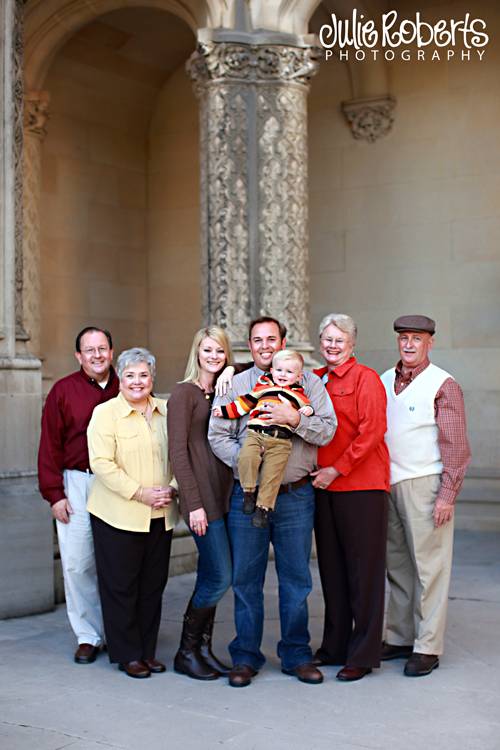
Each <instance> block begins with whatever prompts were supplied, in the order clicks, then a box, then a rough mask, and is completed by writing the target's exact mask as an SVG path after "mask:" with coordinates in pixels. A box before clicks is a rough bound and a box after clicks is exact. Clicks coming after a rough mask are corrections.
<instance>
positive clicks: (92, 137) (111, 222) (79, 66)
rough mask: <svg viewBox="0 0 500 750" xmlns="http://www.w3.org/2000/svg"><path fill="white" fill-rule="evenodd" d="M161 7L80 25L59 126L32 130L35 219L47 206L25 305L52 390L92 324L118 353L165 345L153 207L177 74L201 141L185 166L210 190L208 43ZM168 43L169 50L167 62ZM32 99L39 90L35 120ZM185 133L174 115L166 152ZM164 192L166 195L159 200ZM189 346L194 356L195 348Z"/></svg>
mask: <svg viewBox="0 0 500 750" xmlns="http://www.w3.org/2000/svg"><path fill="white" fill-rule="evenodd" d="M152 5H154V4H153V3H137V2H135V3H122V5H121V7H120V8H117V9H115V10H114V11H113V10H112V11H111V12H109V13H105V14H102V15H101V14H99V16H98V17H95V18H93V19H91V21H90V22H89V23H87V24H83V25H80V26H78V27H77V28H76V31H75V33H74V34H73V35H72V36H70V37H68V38H66V39H65V41H64V43H62V44H60V45H59V47H58V49H57V51H56V53H55V54H52V55H51V63H50V66H49V67H48V69H47V73H46V75H45V77H44V79H43V81H41V83H42V84H43V87H44V89H46V91H45V92H42V93H43V94H44V95H45V96H44V100H45V101H46V100H47V98H48V96H49V95H50V96H51V100H50V104H49V120H48V123H47V126H46V127H45V124H43V125H42V126H41V127H39V128H37V129H38V130H39V131H40V132H38V133H37V134H35V133H34V132H33V128H31V129H30V127H29V126H28V124H27V127H26V129H25V186H26V191H25V209H26V208H28V209H29V208H30V206H31V208H33V206H39V210H35V211H29V210H25V233H24V235H25V236H24V248H25V258H26V260H27V262H26V267H27V268H29V269H30V273H31V278H30V279H29V280H27V283H26V287H25V297H26V299H27V300H29V301H30V302H31V304H30V305H29V311H28V323H31V325H28V326H27V327H28V330H29V333H30V335H31V341H30V342H29V347H30V351H33V352H40V354H41V355H42V358H43V361H44V367H43V378H44V381H45V384H44V391H46V390H47V388H48V387H49V386H50V384H51V382H52V381H53V380H54V378H57V377H59V376H61V375H62V374H63V373H64V372H66V371H67V370H68V369H71V367H72V355H71V340H72V338H71V334H72V332H73V330H78V328H80V327H81V326H82V325H85V324H86V321H87V319H90V318H91V319H92V320H93V321H94V322H95V321H96V320H97V321H98V323H97V324H98V325H106V326H109V327H110V328H111V330H112V331H113V334H114V338H115V340H116V347H117V348H118V349H120V348H123V347H124V346H125V347H126V346H129V345H133V344H134V343H135V344H137V343H140V342H141V341H142V342H143V343H144V344H146V345H149V344H150V343H151V340H152V339H155V346H157V344H156V342H157V341H158V335H156V336H154V332H155V331H154V330H153V329H154V328H155V326H153V329H152V328H151V325H152V324H151V317H150V315H151V314H153V313H152V305H151V302H150V297H151V294H150V292H151V288H152V287H155V284H154V283H153V282H157V275H158V274H157V267H156V269H155V268H153V269H151V270H150V268H149V266H150V263H151V262H152V261H151V258H152V254H151V247H152V242H151V239H150V228H149V225H150V224H151V222H152V215H151V212H152V208H151V206H152V205H153V204H152V200H151V185H150V182H151V179H152V178H151V175H152V173H153V170H152V167H151V156H150V130H149V129H150V127H151V119H152V117H153V115H154V113H155V111H156V108H157V106H158V100H159V97H160V94H161V93H162V91H163V89H164V88H165V86H166V83H167V82H168V80H169V79H170V78H171V77H172V76H174V77H175V78H176V80H177V83H176V85H175V92H174V94H173V96H174V98H175V97H177V96H179V95H180V96H184V97H186V98H187V99H189V100H191V98H192V106H191V110H190V113H191V114H190V117H191V119H190V121H189V123H188V126H186V127H185V130H186V132H187V131H189V133H190V135H191V138H190V141H189V148H190V149H191V150H190V151H189V153H187V155H186V150H184V151H183V152H182V156H183V158H184V159H185V162H186V163H187V166H188V167H189V173H190V175H193V174H195V175H196V177H195V178H192V193H193V194H194V195H197V194H198V189H199V188H198V148H197V137H198V131H197V111H196V109H195V111H194V112H193V108H195V107H196V105H195V103H194V102H195V100H194V95H193V94H192V90H191V83H190V81H189V79H188V78H187V76H186V75H185V73H184V63H185V60H186V59H187V58H188V56H189V54H190V53H191V51H192V50H193V49H194V47H195V44H196V36H195V34H193V29H192V28H191V26H189V25H188V24H186V23H185V21H184V20H183V19H181V18H180V17H179V16H175V17H174V16H173V14H171V13H169V12H168V11H167V12H165V13H164V12H163V11H165V7H163V8H161V9H160V8H155V7H151V6H152ZM163 5H165V3H164V4H163ZM163 18H165V21H163V20H162V19H163ZM101 19H102V22H101ZM136 20H137V23H136ZM127 35H128V41H127ZM122 38H123V39H124V40H125V41H122ZM163 39H164V40H165V45H167V48H169V51H168V52H167V53H166V54H164V53H163V51H162V50H163V41H162V40H163ZM114 40H115V41H116V55H119V56H116V55H115V52H114V49H115V41H114ZM173 40H175V43H174V44H172V42H173ZM123 44H126V46H122V45H123ZM141 45H142V46H141ZM141 49H142V50H144V52H141V51H140V50H141ZM112 55H115V57H112ZM122 61H123V65H122ZM151 66H152V67H151ZM172 90H173V89H172V88H171V87H170V91H172ZM115 92H116V93H115ZM167 95H168V93H167ZM30 98H31V97H30V94H29V92H28V93H27V96H26V110H27V111H29V109H30V106H31V102H30ZM33 98H36V97H33ZM39 119H41V115H40V118H39ZM175 123H176V113H175V107H173V108H172V111H171V112H169V128H165V132H164V133H163V134H160V136H161V137H160V143H159V146H158V150H159V149H161V147H162V142H161V140H162V139H163V141H164V142H165V141H166V139H168V138H169V137H171V138H173V137H174V136H176V135H177V133H176V132H175ZM38 125H40V122H39V123H38ZM177 128H178V129H180V126H179V125H178V126H177ZM45 131H46V132H45ZM173 131H174V132H173ZM157 141H158V138H157ZM180 159H181V156H180V149H178V152H176V153H173V155H172V157H171V165H172V169H171V173H170V171H169V170H168V169H167V166H165V165H164V166H163V177H164V179H165V184H164V192H165V200H166V201H167V208H171V207H169V205H168V201H169V200H170V201H171V202H175V200H177V201H178V200H179V199H180V198H179V196H178V194H177V193H176V192H175V190H174V189H173V186H172V184H171V182H172V180H173V179H174V177H173V176H172V175H173V174H174V173H175V175H178V173H179V170H180V169H181V166H179V165H178V162H179V160H180ZM169 166H170V165H169ZM157 182H158V181H157ZM167 188H168V191H169V192H168V191H167ZM37 192H38V194H37ZM159 192H161V190H160V187H159V186H158V187H156V202H158V193H159ZM167 192H168V196H167ZM179 192H180V191H178V193H179ZM163 205H165V203H164V202H163ZM195 206H196V210H195V209H194V208H192V207H191V205H190V208H191V213H192V219H191V221H190V225H189V232H190V245H189V251H190V253H191V255H190V257H191V258H192V262H193V264H196V262H197V259H198V256H197V253H198V237H197V234H196V240H195V241H193V240H192V236H194V232H193V229H192V227H193V226H194V227H196V225H197V201H196V204H195ZM157 214H158V211H156V215H157ZM153 224H154V226H153V229H152V231H151V236H152V237H156V236H157V235H158V232H159V231H163V232H164V231H165V230H164V227H160V228H159V230H157V229H156V225H157V221H156V223H155V222H153ZM172 227H173V228H172ZM170 229H171V232H173V234H174V237H176V238H177V239H178V241H179V244H182V245H183V247H185V245H186V240H185V237H184V235H185V234H186V233H187V229H186V228H185V227H176V226H173V220H172V221H171V223H170ZM160 242H161V238H160V239H159V240H156V244H155V247H156V250H155V259H156V260H158V258H159V257H160V258H161V262H162V263H163V264H164V265H166V266H167V267H168V265H169V262H171V261H172V258H170V256H169V253H171V248H169V247H168V246H167V244H164V245H163V246H161V247H160V248H158V245H159V243H160ZM108 251H109V253H108ZM162 253H163V256H164V257H162ZM106 258H107V259H106ZM169 258H170V261H169ZM128 266H130V268H131V269H132V271H131V273H130V275H129V274H128V272H127V270H126V269H127V267H128ZM120 269H121V270H120ZM193 278H194V281H193V283H192V286H193V289H191V288H189V292H190V294H191V298H194V299H195V304H194V305H193V318H195V321H194V324H193V321H190V322H189V324H188V325H189V335H191V332H192V329H193V327H196V325H198V324H199V304H196V303H197V301H198V297H199V289H198V288H196V289H195V288H194V285H195V282H196V283H198V284H199V280H198V277H196V276H194V277H193ZM150 282H151V283H150ZM156 286H157V284H156ZM51 290H54V293H53V294H52V292H51ZM56 290H57V291H56ZM155 292H156V287H155ZM127 308H129V312H128V313H127V312H126V310H127ZM31 313H32V314H31ZM164 314H165V311H163V312H162V314H161V315H159V317H158V318H157V320H156V323H155V325H156V327H158V326H159V325H163V328H164V327H165V321H164V320H163V317H164ZM167 317H168V314H167ZM170 318H172V316H170ZM170 318H169V320H170ZM174 318H175V316H174ZM37 334H38V335H37ZM68 343H69V346H68ZM159 348H161V347H159ZM177 348H178V349H179V351H180V350H181V349H182V350H183V356H184V354H185V351H184V350H185V346H184V341H181V342H180V343H178V344H177ZM157 353H158V352H157ZM179 356H180V355H179ZM163 369H165V368H163ZM159 376H160V377H159V382H158V386H159V387H162V388H164V387H165V383H166V378H168V377H169V375H168V373H167V374H166V375H165V374H164V372H163V371H162V369H161V368H160V371H159ZM178 377H179V373H177V372H175V373H174V374H173V375H172V378H170V379H173V382H175V379H177V378H178ZM170 379H169V380H168V384H169V385H170Z"/></svg>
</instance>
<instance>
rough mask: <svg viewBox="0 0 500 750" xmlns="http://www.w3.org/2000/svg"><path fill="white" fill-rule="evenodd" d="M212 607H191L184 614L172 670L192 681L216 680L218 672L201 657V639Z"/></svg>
mask: <svg viewBox="0 0 500 750" xmlns="http://www.w3.org/2000/svg"><path fill="white" fill-rule="evenodd" d="M212 609H213V607H193V605H192V604H191V602H189V604H188V608H187V609H186V612H185V614H184V625H183V627H182V635H181V643H180V646H179V650H178V651H177V653H176V655H175V658H174V669H175V671H176V672H179V674H185V675H187V676H188V677H192V678H193V679H194V680H216V679H217V678H218V677H220V672H219V671H218V670H216V669H213V667H211V666H209V665H208V664H207V662H206V661H205V659H204V658H203V656H202V655H201V652H200V648H201V639H202V633H203V632H204V630H205V628H206V624H207V619H208V618H209V617H210V614H211V610H212Z"/></svg>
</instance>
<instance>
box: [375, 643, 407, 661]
mask: <svg viewBox="0 0 500 750" xmlns="http://www.w3.org/2000/svg"><path fill="white" fill-rule="evenodd" d="M412 653H413V646H393V645H392V644H391V643H386V642H385V641H384V642H383V643H382V652H381V654H380V660H381V661H391V659H408V658H409V657H410V656H411V655H412Z"/></svg>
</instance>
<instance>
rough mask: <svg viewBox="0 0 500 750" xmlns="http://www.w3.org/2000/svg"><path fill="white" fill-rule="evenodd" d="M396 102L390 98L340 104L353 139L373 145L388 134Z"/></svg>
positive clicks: (358, 100) (355, 100)
mask: <svg viewBox="0 0 500 750" xmlns="http://www.w3.org/2000/svg"><path fill="white" fill-rule="evenodd" d="M395 106H396V100H395V99H394V98H393V97H392V96H380V97H372V98H369V99H368V98H366V99H353V100H352V101H350V102H342V111H343V113H344V115H345V117H346V120H347V122H348V124H349V127H350V128H351V132H352V135H353V137H354V138H356V139H358V140H359V139H362V140H365V141H368V142H369V143H373V142H374V141H376V140H378V139H379V138H381V137H382V136H384V135H387V133H389V132H390V130H391V128H392V125H393V123H394V114H393V110H394V107H395Z"/></svg>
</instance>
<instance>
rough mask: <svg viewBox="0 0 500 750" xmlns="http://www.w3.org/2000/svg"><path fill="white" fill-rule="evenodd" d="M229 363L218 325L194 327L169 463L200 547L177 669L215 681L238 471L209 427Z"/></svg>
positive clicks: (171, 428)
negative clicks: (211, 439)
mask: <svg viewBox="0 0 500 750" xmlns="http://www.w3.org/2000/svg"><path fill="white" fill-rule="evenodd" d="M231 363H232V353H231V345H230V342H229V339H228V337H227V335H226V333H225V332H224V331H223V330H222V329H221V328H219V327H218V326H210V327H209V328H202V329H201V330H199V331H197V332H196V334H195V336H194V340H193V344H192V346H191V351H190V353H189V358H188V362H187V366H186V372H185V375H184V380H183V381H182V382H180V383H178V384H177V385H176V387H175V388H174V390H173V392H172V395H171V396H170V398H169V401H168V414H167V423H168V437H169V457H170V463H171V466H172V469H173V472H174V475H175V477H176V479H177V482H178V485H179V500H180V510H181V513H182V516H183V518H184V520H185V521H186V524H187V525H188V526H189V528H190V530H191V533H192V535H193V538H194V540H195V542H196V546H197V548H198V572H197V578H196V584H195V588H194V592H193V595H192V597H191V600H190V602H189V604H188V607H187V610H186V612H185V615H184V626H183V630H182V636H181V643H180V646H179V650H178V651H177V654H176V656H175V660H174V669H175V671H176V672H180V673H181V674H185V675H187V676H188V677H193V678H194V679H197V680H215V679H217V677H220V676H221V675H222V674H227V673H228V671H229V668H228V667H226V666H225V665H224V664H222V662H220V661H219V660H218V659H217V657H216V656H214V654H213V653H212V648H211V642H212V630H213V625H214V618H215V609H216V606H217V604H218V602H219V601H220V599H221V598H222V597H223V595H224V594H225V592H226V591H227V589H228V588H229V586H230V585H231V553H230V549H229V540H228V536H227V532H226V521H225V516H226V514H227V512H228V510H229V499H230V497H231V491H232V486H233V476H232V472H231V470H230V469H229V468H228V467H227V466H226V465H225V464H223V463H222V461H220V460H219V459H218V458H217V457H216V456H215V455H214V454H213V453H212V451H211V449H210V445H209V443H208V440H207V430H208V421H209V418H210V411H211V406H212V401H213V396H214V393H215V382H216V380H217V377H218V375H219V374H220V373H221V372H222V370H223V369H224V368H225V367H226V365H231ZM229 372H230V373H231V374H232V372H233V371H232V370H230V371H229Z"/></svg>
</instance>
